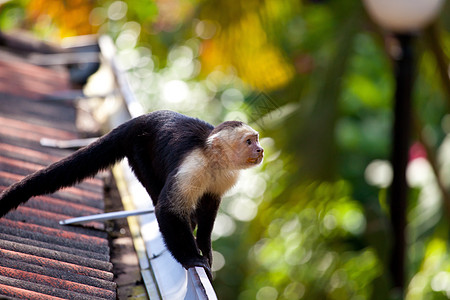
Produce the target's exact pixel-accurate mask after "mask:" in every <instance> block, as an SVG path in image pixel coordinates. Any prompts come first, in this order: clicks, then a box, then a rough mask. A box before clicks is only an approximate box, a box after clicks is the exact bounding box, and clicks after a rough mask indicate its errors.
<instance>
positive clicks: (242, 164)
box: [230, 124, 264, 169]
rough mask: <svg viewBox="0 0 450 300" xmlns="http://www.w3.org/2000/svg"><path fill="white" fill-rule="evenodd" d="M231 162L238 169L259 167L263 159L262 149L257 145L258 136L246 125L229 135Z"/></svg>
mask: <svg viewBox="0 0 450 300" xmlns="http://www.w3.org/2000/svg"><path fill="white" fill-rule="evenodd" d="M230 145H231V148H233V152H232V153H233V154H234V158H233V161H234V163H235V165H236V167H237V168H238V169H246V168H250V167H253V166H256V165H259V164H260V163H261V162H262V160H263V157H264V149H263V148H262V147H261V145H260V144H259V134H258V132H257V131H255V130H254V129H253V128H251V127H250V126H248V125H245V124H244V125H243V126H241V127H239V128H236V129H234V132H233V133H232V134H231V135H230Z"/></svg>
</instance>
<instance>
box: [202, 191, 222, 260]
mask: <svg viewBox="0 0 450 300" xmlns="http://www.w3.org/2000/svg"><path fill="white" fill-rule="evenodd" d="M219 205H220V197H219V196H216V195H211V194H206V195H204V196H203V197H202V198H201V199H200V203H199V204H198V207H197V210H196V215H197V222H198V227H197V245H198V247H199V248H200V250H201V251H202V254H203V257H206V258H207V259H208V263H209V265H210V266H212V249H211V232H212V230H213V227H214V220H215V219H216V216H217V211H218V210H219Z"/></svg>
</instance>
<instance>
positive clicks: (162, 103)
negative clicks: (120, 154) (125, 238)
mask: <svg viewBox="0 0 450 300" xmlns="http://www.w3.org/2000/svg"><path fill="white" fill-rule="evenodd" d="M448 16H450V2H449V1H446V3H445V5H444V6H443V7H442V11H441V12H440V14H439V17H438V19H437V20H436V21H435V22H433V24H431V25H430V26H428V27H427V28H425V29H424V30H423V31H421V32H420V33H417V36H416V38H415V44H414V46H415V47H414V49H415V58H416V71H417V72H416V74H415V78H414V79H415V84H414V87H413V109H414V110H413V120H414V121H413V124H414V125H413V133H412V141H411V148H410V155H409V164H408V170H407V179H408V184H409V186H410V187H411V189H410V193H409V197H408V207H407V239H406V247H407V253H406V254H407V259H406V269H407V271H406V290H405V298H406V299H411V300H412V299H449V298H450V251H449V246H450V245H449V233H450V231H449V230H450V227H449V217H450V210H449V207H450V205H449V202H448V201H449V198H446V197H447V196H446V195H447V193H448V192H449V190H448V189H449V188H450V171H449V170H450V168H449V167H450V138H449V136H448V134H449V133H450V115H449V114H448V112H449V104H450V102H449V101H450V81H449V77H448V70H449V59H448V58H449V57H450V18H449V17H448ZM0 30H1V31H2V32H7V33H11V32H14V31H16V30H26V31H28V32H31V33H32V34H33V35H35V36H36V37H38V38H40V39H43V40H46V41H48V42H51V43H56V44H60V43H63V42H64V38H65V37H70V36H75V35H86V34H107V35H110V36H111V37H112V38H113V39H114V41H115V45H116V47H117V49H118V51H119V52H118V54H119V58H120V63H121V67H122V68H123V69H124V70H125V71H126V72H127V73H128V75H129V78H130V82H131V85H132V87H133V89H134V92H135V94H136V96H137V97H138V99H139V100H140V101H141V103H142V105H143V106H144V107H145V108H146V109H147V110H148V111H152V110H156V109H162V108H164V109H173V110H176V111H179V112H181V113H185V114H188V115H191V116H196V117H199V118H202V119H204V120H206V121H208V122H211V123H213V124H218V123H220V122H221V121H223V120H229V119H239V120H243V121H247V122H248V123H250V124H251V125H252V126H254V127H255V128H256V129H257V130H259V131H260V134H261V138H262V139H261V143H262V145H263V147H264V148H265V153H266V156H265V160H264V164H263V165H262V166H261V167H259V168H257V169H253V170H249V171H246V173H247V174H246V175H248V176H245V175H244V176H243V177H242V180H241V181H240V183H239V184H238V186H236V187H235V188H234V189H233V190H232V191H231V192H230V193H229V194H228V195H227V197H225V199H224V202H223V204H222V208H221V211H220V213H219V215H218V218H217V222H216V225H215V229H214V242H213V247H214V249H215V253H214V257H215V264H214V267H213V268H214V271H215V279H214V287H215V290H216V292H217V294H218V296H219V299H230V300H231V299H242V300H243V299H258V300H262V299H264V300H266V299H342V300H344V299H345V300H347V299H353V300H362V299H396V298H400V297H401V296H399V294H398V293H396V292H395V290H393V289H392V282H393V279H392V277H391V275H390V272H389V258H390V253H391V248H392V247H391V246H392V234H391V229H390V221H389V219H390V216H389V215H390V212H389V206H388V195H389V194H388V188H389V186H390V184H391V181H392V168H391V164H390V162H389V159H390V155H391V139H390V137H391V128H392V122H393V110H392V107H393V97H394V90H395V80H394V73H393V69H394V64H393V59H394V58H395V56H396V53H397V54H398V43H397V41H396V39H395V38H394V36H393V35H392V34H391V33H389V32H387V31H386V30H383V29H381V28H380V27H378V26H377V25H376V24H375V23H373V22H372V21H371V20H370V18H369V17H368V15H367V13H366V12H365V10H364V7H363V5H362V3H361V2H360V1H358V0H340V1H331V0H329V1H320V0H316V1H312V0H311V1H306V0H303V1H301V0H248V1H227V0H153V1H151V0H147V1H138V0H130V1H103V0H91V1H85V0H70V1H57V0H35V1H27V0H20V1H0ZM446 203H447V204H446Z"/></svg>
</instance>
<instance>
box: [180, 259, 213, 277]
mask: <svg viewBox="0 0 450 300" xmlns="http://www.w3.org/2000/svg"><path fill="white" fill-rule="evenodd" d="M183 267H184V268H185V269H186V270H187V269H189V268H194V267H202V268H203V269H205V272H206V275H208V278H209V281H211V282H212V272H211V266H210V265H209V262H208V259H207V258H204V257H202V258H201V259H195V260H192V261H189V262H187V263H186V264H183Z"/></svg>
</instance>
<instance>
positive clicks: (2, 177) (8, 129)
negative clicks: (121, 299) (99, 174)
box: [0, 49, 116, 299]
mask: <svg viewBox="0 0 450 300" xmlns="http://www.w3.org/2000/svg"><path fill="white" fill-rule="evenodd" d="M67 89H70V83H69V76H68V74H67V72H65V71H64V70H55V69H50V68H43V67H39V66H35V65H31V64H29V63H27V62H26V60H23V61H21V60H20V59H16V57H14V56H11V54H10V53H9V52H8V51H5V50H4V49H0V124H1V126H0V191H2V190H3V189H5V188H6V187H7V186H9V185H10V184H12V183H14V182H16V181H18V180H20V179H21V178H23V177H24V176H25V175H27V174H30V173H32V172H34V171H36V170H38V169H40V168H42V167H44V166H46V165H48V164H50V163H52V162H55V161H57V160H59V159H61V158H63V157H65V156H66V155H67V154H69V153H70V151H68V150H61V149H53V148H47V147H43V146H41V145H40V139H41V138H43V137H46V138H53V139H64V140H65V139H74V138H78V137H79V136H78V133H77V129H76V127H75V119H76V110H75V108H74V106H73V105H72V104H71V103H69V102H63V101H48V100H42V99H44V98H45V96H47V95H49V94H54V93H57V92H60V91H63V90H67ZM103 211H104V201H103V181H102V180H100V179H99V178H94V179H89V180H86V181H84V182H83V183H81V184H78V185H76V186H74V187H71V188H67V189H64V190H61V191H59V192H57V193H55V194H52V195H46V196H40V197H35V198H32V199H31V200H29V201H28V202H27V203H26V204H25V205H22V206H20V207H19V208H18V209H17V210H16V211H13V212H10V213H9V214H7V215H6V216H5V217H4V218H1V219H0V298H2V299H3V298H20V299H25V298H26V299H58V298H66V299H67V298H70V299H116V284H115V283H114V281H113V277H114V275H113V272H112V269H113V266H112V264H111V263H110V256H109V253H110V249H109V244H108V235H107V233H106V232H105V231H104V225H103V224H102V223H90V224H87V225H86V226H83V227H80V226H78V227H76V226H62V225H59V223H58V222H59V221H60V220H62V219H67V218H71V217H78V216H83V215H91V214H96V213H101V212H103Z"/></svg>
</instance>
